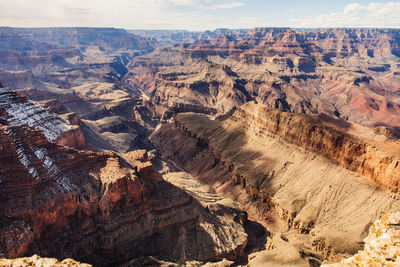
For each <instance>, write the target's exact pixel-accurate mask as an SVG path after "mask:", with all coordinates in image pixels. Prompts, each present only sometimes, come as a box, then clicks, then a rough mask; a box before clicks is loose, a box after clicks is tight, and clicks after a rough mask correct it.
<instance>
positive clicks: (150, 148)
mask: <svg viewBox="0 0 400 267" xmlns="http://www.w3.org/2000/svg"><path fill="white" fill-rule="evenodd" d="M0 36H1V38H0V55H1V56H0V79H2V82H3V84H1V83H0V201H1V203H3V204H2V205H1V206H0V257H1V258H10V259H14V258H19V257H22V258H21V259H15V260H14V261H12V260H5V261H7V264H14V263H15V264H18V262H24V264H25V263H27V264H28V263H29V264H31V263H32V262H41V263H43V264H47V263H49V264H50V263H51V264H63V262H60V261H61V260H63V259H67V258H72V259H74V260H76V261H80V262H85V263H88V264H92V265H94V266H116V265H117V266H118V265H119V266H180V265H183V264H186V265H191V266H202V265H203V264H205V266H236V265H247V266H293V265H295V266H319V265H321V264H330V263H335V262H342V260H344V259H346V258H348V257H350V256H351V255H355V254H356V255H358V256H354V257H353V258H352V260H355V261H354V262H356V261H357V262H364V263H365V262H368V261H369V260H368V257H370V256H371V255H372V256H373V255H375V256H376V255H377V254H376V253H375V252H372V250H373V249H375V248H377V247H376V246H375V245H374V244H377V243H376V242H375V241H373V238H372V236H371V238H370V239H368V240H369V241H371V242H369V241H368V240H367V241H366V243H365V244H364V243H363V240H364V239H365V238H366V237H367V235H368V229H370V226H371V225H372V224H373V222H374V221H375V220H376V219H378V218H379V217H381V215H382V214H392V212H395V211H397V210H398V209H399V207H400V197H399V189H400V188H399V178H400V169H399V168H400V167H399V162H400V145H399V136H400V130H399V129H400V119H399V118H400V116H399V115H400V114H399V113H400V94H399V90H398V88H399V85H400V79H399V77H400V76H399V73H400V64H399V62H400V50H399V49H400V48H399V44H400V31H399V30H398V29H367V28H366V29H313V30H309V29H290V28H256V29H251V30H227V29H219V30H216V31H206V32H186V31H163V30H160V31H139V30H135V31H128V30H122V29H112V28H39V29H24V28H18V29H16V28H6V27H3V28H0ZM3 85H4V86H5V87H8V88H7V89H6V88H3ZM385 218H386V217H384V220H385V222H384V224H385V225H386V226H387V225H389V227H386V226H385V227H386V228H385V229H384V230H382V229H383V228H382V227H380V226H379V227H378V226H376V227H378V228H379V229H381V230H382V231H383V232H385V231H386V232H388V231H389V232H390V233H394V232H393V231H394V230H396V227H397V226H396V224H397V223H392V221H393V220H392V219H390V220H389V221H390V222H389V223H388V221H387V220H386V219H387V218H386V219H385ZM390 218H392V217H390ZM396 218H397V217H396ZM391 224H393V225H394V227H392V226H391ZM374 227H375V226H373V227H372V228H371V233H372V232H374V231H375V230H374V229H375V228H374ZM376 229H377V228H376ZM388 229H389V230H388ZM381 230H377V231H378V232H382V231H381ZM392 230H393V231H392ZM375 232H376V231H375ZM375 237H376V238H377V239H379V240H380V241H379V242H378V243H379V244H383V245H382V246H383V247H385V248H387V247H388V246H387V245H388V244H389V243H390V242H392V241H390V242H389V241H388V239H387V235H383V239H385V240H383V239H381V237H380V236H378V234H376V236H375ZM375 237H374V238H375ZM382 240H383V241H384V242H386V241H388V242H389V243H387V242H386V243H384V242H383V241H382ZM390 240H393V239H390ZM374 242H375V243H374ZM392 243H393V242H392ZM392 243H391V245H393V244H392ZM394 243H395V242H394ZM394 247H395V248H393V249H388V250H385V252H384V253H386V254H387V255H389V254H390V253H392V252H393V251H396V244H394ZM379 249H381V250H382V247H379ZM358 251H360V252H358ZM361 251H364V252H361ZM381 252H382V251H381ZM381 252H379V253H378V254H379V255H382V253H383V252H382V253H381ZM357 253H358V254H357ZM34 254H37V255H39V256H33V257H32V255H34ZM375 256H374V257H375ZM51 258H57V259H58V261H59V262H56V261H55V260H53V259H51ZM377 258H379V259H383V258H384V257H375V259H374V260H376V259H377ZM389 258H390V259H392V258H393V257H391V256H390V257H389ZM389 258H388V259H389ZM385 259H386V258H385ZM386 260H387V259H386ZM10 261H12V262H11V263H10ZM346 262H348V261H346ZM64 263H65V264H78V263H77V262H74V261H69V260H66V261H65V262H64ZM32 264H33V263H32ZM207 264H208V265H207ZM0 265H1V263H0Z"/></svg>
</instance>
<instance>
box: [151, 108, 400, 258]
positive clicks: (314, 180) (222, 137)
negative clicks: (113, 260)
mask: <svg viewBox="0 0 400 267" xmlns="http://www.w3.org/2000/svg"><path fill="white" fill-rule="evenodd" d="M151 140H152V141H153V143H154V144H155V146H156V147H157V149H158V150H159V151H160V153H161V154H162V155H163V157H165V158H166V159H169V160H172V161H174V162H175V163H176V164H177V165H178V166H180V167H182V168H183V169H185V170H187V171H189V172H190V173H192V174H193V175H194V176H195V177H196V178H197V179H198V180H200V181H201V182H203V183H207V184H210V185H212V186H213V187H214V188H215V190H216V191H217V192H219V193H221V194H224V195H226V196H229V197H231V198H232V199H235V200H237V201H238V202H239V203H241V205H242V208H243V209H245V210H246V211H247V212H248V213H249V216H250V217H251V218H255V219H257V220H258V221H260V222H262V223H263V224H264V225H265V226H267V228H268V230H269V231H271V232H272V233H273V234H276V233H280V232H283V233H285V236H286V237H285V240H289V241H290V243H292V244H299V243H300V244H302V245H300V252H299V253H300V254H299V255H304V253H305V254H306V255H311V254H309V253H310V252H307V249H310V248H311V249H313V250H314V251H319V253H321V254H320V256H319V260H321V259H324V258H329V257H333V256H334V255H338V254H342V253H343V254H347V255H349V254H352V253H354V252H355V251H357V250H358V249H360V246H359V243H358V242H360V241H361V240H362V239H363V238H364V236H365V234H366V230H365V229H367V227H368V225H369V224H370V223H371V222H372V221H373V220H375V219H376V217H377V215H378V214H379V212H380V211H391V210H394V209H395V207H396V206H397V205H399V204H400V202H399V200H397V199H398V197H397V193H395V194H394V195H393V198H392V197H391V193H390V192H387V191H385V190H383V189H381V188H390V189H392V190H393V191H394V192H397V190H398V180H399V177H400V176H399V170H398V166H397V161H398V160H399V154H400V153H399V151H398V148H397V143H395V142H392V143H379V144H378V143H374V142H372V141H368V140H364V139H360V138H357V137H354V136H350V135H348V134H345V133H342V132H340V131H338V130H335V129H333V128H330V127H327V126H325V125H323V124H322V123H321V122H319V121H318V120H317V119H315V118H312V117H310V116H307V115H301V114H290V113H282V112H279V111H276V110H269V109H268V108H267V107H266V106H264V105H260V104H255V103H247V104H245V105H244V106H242V107H241V108H239V109H238V110H237V111H235V112H234V113H233V115H231V116H230V117H228V118H227V119H226V120H225V121H222V122H221V121H212V120H210V119H208V118H206V117H203V116H201V115H196V114H190V113H189V114H178V115H177V116H176V117H175V122H174V124H168V125H164V126H163V127H162V128H161V129H160V130H159V131H157V132H155V133H154V134H153V135H152V136H151ZM390 146H391V149H387V147H390ZM363 176H365V177H363ZM366 178H368V179H369V180H372V181H374V182H375V183H373V182H371V181H369V180H368V179H366ZM285 242H287V241H285ZM317 258H318V257H317ZM313 260H315V259H313Z"/></svg>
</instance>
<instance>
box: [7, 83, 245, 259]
mask: <svg viewBox="0 0 400 267" xmlns="http://www.w3.org/2000/svg"><path fill="white" fill-rule="evenodd" d="M1 104H2V106H1V109H0V111H1V115H2V117H1V125H0V144H1V146H0V152H1V153H0V155H1V156H0V170H1V171H0V200H1V203H2V205H1V207H0V218H1V220H0V221H1V222H0V256H1V257H6V258H15V257H21V256H25V255H33V254H40V255H41V256H44V257H46V256H49V257H57V258H74V259H77V260H80V261H83V262H88V263H91V264H94V265H95V266H110V265H115V264H122V263H124V262H126V261H129V260H131V259H133V258H137V257H142V256H159V257H165V258H168V259H172V260H175V261H181V262H185V261H187V260H200V261H212V260H220V259H222V258H229V259H234V260H236V259H238V258H239V257H241V256H242V255H244V253H245V252H244V251H245V249H246V246H247V244H248V236H249V235H248V234H247V231H248V230H247V229H246V227H247V226H246V224H247V222H248V220H247V216H246V213H244V212H241V211H239V210H237V209H235V208H234V207H227V206H225V205H223V204H220V203H214V202H213V203H209V202H207V201H202V202H199V201H198V200H197V199H196V198H193V197H192V196H191V195H190V194H188V193H187V192H185V191H184V190H182V189H180V188H178V187H176V186H174V185H172V184H170V183H168V182H166V181H165V180H163V179H162V176H161V175H160V174H159V173H158V172H156V171H155V170H154V168H153V165H152V164H151V163H150V161H149V156H148V154H147V151H145V150H142V151H131V152H129V153H126V154H120V155H118V154H116V153H115V152H111V151H104V152H91V151H87V150H76V149H74V148H71V147H68V146H63V145H59V144H57V143H55V142H58V143H60V141H58V140H59V139H58V137H59V136H62V135H63V134H64V131H66V130H68V127H66V126H65V124H63V122H62V119H61V118H59V117H57V116H56V115H54V114H51V113H49V112H48V111H46V110H44V109H41V108H40V107H37V106H35V105H34V104H32V103H30V102H29V101H26V99H24V98H23V97H20V96H18V95H16V94H15V93H13V92H10V91H9V90H6V89H2V92H1ZM17 109H18V110H17ZM49 125H52V126H53V127H52V128H49V127H48V126H49ZM54 141H55V142H54ZM61 143H63V142H61ZM171 243H173V244H175V245H174V246H171V245H170V244H171Z"/></svg>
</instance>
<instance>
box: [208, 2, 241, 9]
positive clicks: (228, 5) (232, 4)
mask: <svg viewBox="0 0 400 267" xmlns="http://www.w3.org/2000/svg"><path fill="white" fill-rule="evenodd" d="M244 5H245V4H244V3H241V2H233V3H228V4H216V5H214V6H213V7H215V8H222V9H230V8H235V7H240V6H244Z"/></svg>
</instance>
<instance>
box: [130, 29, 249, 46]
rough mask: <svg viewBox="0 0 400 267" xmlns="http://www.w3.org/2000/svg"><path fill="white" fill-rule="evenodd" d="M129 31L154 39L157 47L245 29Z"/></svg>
mask: <svg viewBox="0 0 400 267" xmlns="http://www.w3.org/2000/svg"><path fill="white" fill-rule="evenodd" d="M129 32H131V33H133V34H135V35H139V36H142V37H145V38H148V39H150V40H151V39H154V40H155V41H156V42H157V46H158V47H172V46H175V45H178V44H181V43H186V44H190V43H193V42H196V41H199V40H212V39H214V38H216V37H217V36H219V35H220V34H226V33H228V32H232V33H235V34H244V33H245V32H247V30H244V29H243V30H239V29H236V30H233V29H216V30H214V31H210V30H206V31H199V32H193V31H185V30H130V31H129Z"/></svg>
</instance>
